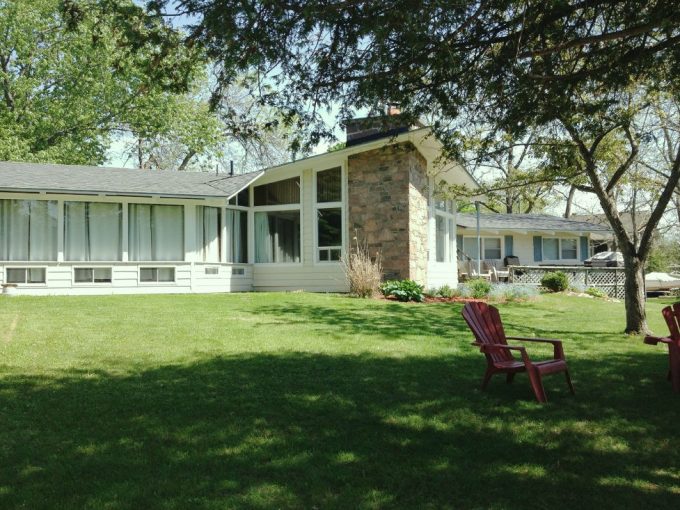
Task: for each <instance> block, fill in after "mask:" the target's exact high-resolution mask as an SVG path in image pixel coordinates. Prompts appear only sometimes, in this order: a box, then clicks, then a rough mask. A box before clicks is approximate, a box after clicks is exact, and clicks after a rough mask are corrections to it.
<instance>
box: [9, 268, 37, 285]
mask: <svg viewBox="0 0 680 510" xmlns="http://www.w3.org/2000/svg"><path fill="white" fill-rule="evenodd" d="M46 272H47V271H46V269H45V268H44V267H11V268H10V267H8V268H7V269H5V283H45V281H46V279H45V273H46Z"/></svg>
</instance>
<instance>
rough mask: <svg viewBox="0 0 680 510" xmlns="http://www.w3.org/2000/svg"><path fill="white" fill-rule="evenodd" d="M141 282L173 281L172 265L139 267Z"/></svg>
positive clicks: (173, 271) (173, 269) (173, 270)
mask: <svg viewBox="0 0 680 510" xmlns="http://www.w3.org/2000/svg"><path fill="white" fill-rule="evenodd" d="M139 281H140V282H142V283H168V282H174V281H175V268H174V267H142V268H140V269H139Z"/></svg>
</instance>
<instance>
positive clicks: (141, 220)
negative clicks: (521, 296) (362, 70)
mask: <svg viewBox="0 0 680 510" xmlns="http://www.w3.org/2000/svg"><path fill="white" fill-rule="evenodd" d="M365 123H366V121H365V120H363V121H362V120H358V121H356V122H350V123H349V125H348V126H347V129H348V134H349V136H348V143H347V147H346V148H345V149H342V150H339V151H335V152H330V153H326V154H322V155H318V156H313V157H309V158H306V159H302V160H299V161H295V162H292V163H288V164H285V165H281V166H277V167H273V168H270V169H267V170H265V171H261V172H254V173H249V174H243V175H233V176H230V175H224V174H218V175H215V174H206V173H184V172H154V171H147V170H132V169H114V168H98V167H85V166H65V165H46V164H34V163H0V283H3V284H16V285H17V293H20V294H21V293H24V294H106V293H178V292H229V291H246V290H296V289H304V290H309V291H345V290H347V287H346V283H345V280H344V276H343V272H342V269H341V266H340V263H339V261H338V260H339V258H340V256H341V254H342V253H343V252H345V251H346V250H348V248H349V247H350V245H354V244H355V243H356V242H357V241H356V240H355V237H356V238H357V240H358V241H359V242H363V241H365V242H367V244H368V246H369V248H370V250H371V253H375V252H378V251H380V252H381V255H382V263H383V268H384V271H385V275H386V277H393V278H412V279H414V280H416V281H418V282H420V283H422V284H424V285H427V286H428V287H433V286H439V285H443V284H445V283H446V284H449V285H455V284H456V283H457V262H456V256H455V254H456V239H455V225H456V213H455V210H456V206H455V203H453V202H452V201H447V202H441V201H437V200H435V193H436V191H437V189H436V188H437V184H438V183H441V182H444V183H450V184H457V185H468V186H470V187H474V186H475V183H474V181H473V179H472V178H471V177H470V176H469V174H468V173H467V172H466V171H465V170H464V169H463V168H462V167H461V166H460V165H458V164H455V163H451V162H448V163H442V162H441V161H440V159H441V158H440V154H441V146H440V145H439V143H438V142H437V141H436V140H435V139H434V137H432V136H431V135H430V131H429V130H428V129H425V128H421V129H416V130H411V131H409V130H408V129H406V128H403V127H399V126H396V125H393V126H391V129H388V130H386V131H383V132H382V133H381V132H380V131H379V130H378V132H376V128H375V126H368V128H367V129H363V127H365ZM388 133H389V135H390V136H388V137H386V134H388Z"/></svg>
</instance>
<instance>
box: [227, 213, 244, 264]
mask: <svg viewBox="0 0 680 510" xmlns="http://www.w3.org/2000/svg"><path fill="white" fill-rule="evenodd" d="M226 218H227V220H226V224H227V249H226V251H227V257H226V260H227V262H231V263H237V264H238V263H245V262H248V214H247V213H246V212H245V211H236V210H233V209H227V211H226Z"/></svg>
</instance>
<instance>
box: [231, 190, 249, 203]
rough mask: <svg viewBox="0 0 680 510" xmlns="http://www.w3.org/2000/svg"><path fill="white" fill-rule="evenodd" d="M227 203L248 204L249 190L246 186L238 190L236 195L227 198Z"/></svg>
mask: <svg viewBox="0 0 680 510" xmlns="http://www.w3.org/2000/svg"><path fill="white" fill-rule="evenodd" d="M229 205H239V206H241V207H249V206H250V192H249V191H248V188H246V189H244V190H242V191H239V193H238V195H236V196H235V197H231V198H230V199H229Z"/></svg>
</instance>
